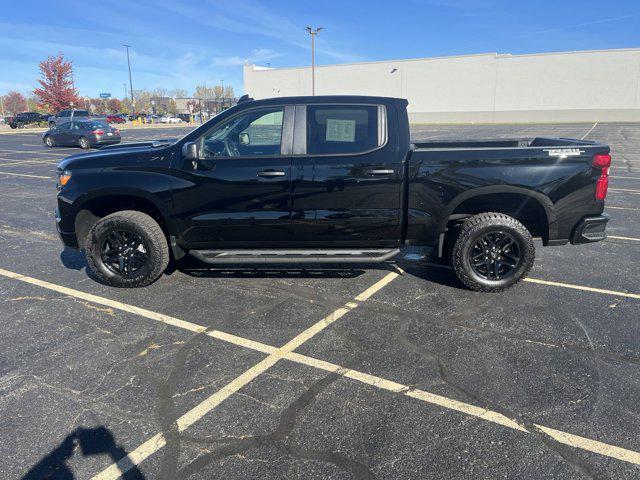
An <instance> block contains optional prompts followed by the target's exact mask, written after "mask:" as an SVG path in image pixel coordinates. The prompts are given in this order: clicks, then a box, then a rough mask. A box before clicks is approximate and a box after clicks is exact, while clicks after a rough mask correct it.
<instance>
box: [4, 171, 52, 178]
mask: <svg viewBox="0 0 640 480" xmlns="http://www.w3.org/2000/svg"><path fill="white" fill-rule="evenodd" d="M0 175H11V176H14V177H29V178H43V179H46V180H53V177H44V176H42V175H28V174H26V173H13V172H0Z"/></svg>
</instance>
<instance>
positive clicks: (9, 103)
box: [4, 90, 27, 115]
mask: <svg viewBox="0 0 640 480" xmlns="http://www.w3.org/2000/svg"><path fill="white" fill-rule="evenodd" d="M4 108H5V110H6V111H7V112H9V113H11V114H13V115H15V114H17V113H21V112H24V111H26V110H27V99H26V98H25V96H24V95H22V94H21V93H20V92H16V91H15V90H12V91H10V92H9V93H7V95H6V96H5V97H4Z"/></svg>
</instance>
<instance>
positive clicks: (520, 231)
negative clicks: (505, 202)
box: [451, 212, 535, 292]
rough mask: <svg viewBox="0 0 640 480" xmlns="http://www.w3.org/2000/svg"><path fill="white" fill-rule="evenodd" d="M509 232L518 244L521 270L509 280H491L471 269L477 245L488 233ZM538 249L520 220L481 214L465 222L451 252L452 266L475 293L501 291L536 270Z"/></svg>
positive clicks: (490, 213) (515, 272)
mask: <svg viewBox="0 0 640 480" xmlns="http://www.w3.org/2000/svg"><path fill="white" fill-rule="evenodd" d="M493 232H496V233H498V232H506V233H508V234H509V235H510V236H511V237H513V239H514V240H515V242H516V243H517V246H518V249H519V253H520V259H519V263H518V264H517V267H516V268H515V269H514V270H513V272H512V273H511V274H510V275H509V276H507V277H506V278H501V279H498V280H489V279H487V278H485V277H483V276H481V275H480V274H478V273H477V272H476V271H475V270H474V269H473V267H472V266H471V251H472V249H473V245H474V244H475V243H476V242H477V241H478V240H479V239H480V238H481V237H482V236H483V235H486V234H487V233H493ZM534 259H535V247H534V244H533V239H532V238H531V233H529V230H527V228H526V227H525V226H524V225H522V223H520V222H519V221H518V220H516V219H515V218H513V217H510V216H508V215H505V214H502V213H492V212H488V213H481V214H479V215H474V216H473V217H470V218H468V219H467V220H465V221H464V223H463V224H462V226H461V227H460V229H459V230H458V232H457V236H456V238H455V241H454V243H453V248H452V250H451V265H452V267H453V270H454V272H455V274H456V276H457V277H458V278H459V279H460V281H461V282H462V283H464V284H465V285H466V286H467V287H469V288H470V289H471V290H475V291H478V292H501V291H503V290H506V289H508V288H510V287H512V286H513V285H515V284H516V283H518V282H519V281H520V280H522V279H523V278H524V277H525V276H526V275H527V274H528V273H529V271H530V270H531V267H533V262H534Z"/></svg>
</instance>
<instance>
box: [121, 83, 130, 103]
mask: <svg viewBox="0 0 640 480" xmlns="http://www.w3.org/2000/svg"><path fill="white" fill-rule="evenodd" d="M122 86H123V87H124V99H125V100H126V99H127V98H128V97H129V94H128V93H127V84H126V83H123V84H122Z"/></svg>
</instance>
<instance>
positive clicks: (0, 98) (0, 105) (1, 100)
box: [0, 95, 4, 118]
mask: <svg viewBox="0 0 640 480" xmlns="http://www.w3.org/2000/svg"><path fill="white" fill-rule="evenodd" d="M0 109H1V110H2V118H4V95H0Z"/></svg>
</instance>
